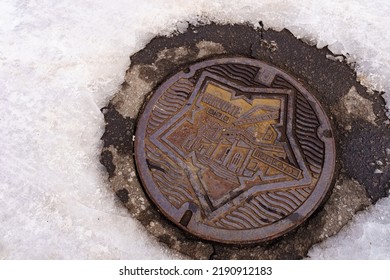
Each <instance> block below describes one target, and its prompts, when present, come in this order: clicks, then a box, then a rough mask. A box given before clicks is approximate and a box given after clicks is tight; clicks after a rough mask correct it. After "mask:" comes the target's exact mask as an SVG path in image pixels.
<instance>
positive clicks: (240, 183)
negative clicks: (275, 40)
mask: <svg viewBox="0 0 390 280" xmlns="http://www.w3.org/2000/svg"><path fill="white" fill-rule="evenodd" d="M135 156H136V164H137V168H138V171H139V174H140V177H141V180H142V183H143V186H144V188H145V190H146V192H147V193H148V195H149V197H150V198H151V199H152V201H154V203H155V204H156V205H157V206H158V208H159V209H160V210H161V212H162V213H163V214H164V215H165V216H166V217H167V218H168V219H170V220H171V221H172V222H174V223H175V224H176V225H177V226H179V227H181V228H182V229H184V230H187V231H188V232H190V233H192V234H194V235H196V236H198V237H200V238H203V239H207V240H212V241H217V242H222V243H235V244H242V243H255V242H260V241H266V240H270V239H272V238H276V237H278V236H280V235H282V234H284V233H286V232H287V231H289V230H291V229H293V228H294V227H296V226H297V225H299V224H301V223H302V222H303V221H304V220H305V219H307V218H308V217H309V216H310V214H312V213H313V212H314V210H315V209H316V208H317V207H318V206H319V205H320V204H321V202H322V200H323V199H324V198H325V196H326V193H327V191H328V189H329V187H330V184H331V180H332V175H333V171H334V166H335V143H334V139H333V137H332V132H331V127H330V124H329V121H328V119H327V117H326V115H325V113H324V111H323V110H322V108H321V106H320V105H319V103H318V101H317V100H316V99H315V98H314V97H313V96H312V95H311V94H310V93H309V92H308V91H307V90H306V89H305V88H304V87H303V86H302V85H301V84H300V83H299V82H298V81H297V80H296V79H295V78H294V77H292V76H291V75H288V74H287V73H285V72H283V71H282V70H280V69H278V68H275V67H273V66H270V65H268V64H266V63H263V62H261V61H258V60H254V59H248V58H223V59H214V60H208V61H204V62H200V63H197V64H194V65H192V66H190V67H189V68H187V69H186V70H185V71H181V72H179V73H177V74H176V75H174V76H173V77H171V78H170V79H168V80H167V81H165V82H164V83H163V84H162V85H161V86H160V87H159V88H158V89H157V90H156V92H155V93H154V95H153V96H152V97H151V99H150V100H149V101H148V103H147V105H146V107H145V109H144V111H143V113H142V115H141V116H140V118H139V121H138V125H137V131H136V140H135Z"/></svg>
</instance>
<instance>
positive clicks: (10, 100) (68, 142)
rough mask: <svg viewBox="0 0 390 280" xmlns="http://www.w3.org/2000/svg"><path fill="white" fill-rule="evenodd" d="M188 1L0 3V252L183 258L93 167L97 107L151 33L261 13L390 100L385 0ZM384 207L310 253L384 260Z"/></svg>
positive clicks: (389, 204) (389, 21)
mask: <svg viewBox="0 0 390 280" xmlns="http://www.w3.org/2000/svg"><path fill="white" fill-rule="evenodd" d="M195 3H196V4H194V2H193V1H184V0H172V1H159V0H149V1H142V0H134V1H128V0H111V1H108V2H107V1H103V0H85V1H77V0H73V1H72V0H61V1H59V0H39V1H33V0H31V1H27V0H25V1H22V0H20V1H16V0H3V1H1V2H0V13H1V16H0V111H1V115H0V129H1V134H0V144H1V149H0V224H1V226H0V259H166V258H177V257H180V256H177V255H176V254H175V253H174V252H172V251H170V250H169V249H167V248H166V247H164V246H163V245H161V244H159V243H158V242H157V241H156V240H154V239H153V238H152V237H150V236H149V235H148V234H147V233H146V232H145V230H144V229H143V228H142V226H141V225H140V224H139V223H138V222H137V221H135V220H133V219H131V218H130V217H129V215H128V213H127V211H126V210H125V209H124V207H123V206H122V205H121V203H120V202H119V201H118V200H116V199H115V197H114V195H113V193H112V192H111V191H110V189H109V184H108V181H107V174H106V173H105V170H104V168H103V167H102V166H101V165H100V163H99V154H100V151H101V146H102V143H101V141H100V137H101V135H102V133H103V130H104V119H103V115H102V114H101V113H100V110H99V108H101V107H103V106H104V105H105V104H106V102H107V101H108V100H109V99H110V97H111V96H112V95H113V94H114V93H115V92H116V91H117V90H118V88H119V85H120V84H121V83H122V81H123V78H124V73H125V70H126V68H127V67H128V65H129V63H130V60H129V56H130V55H131V54H133V53H135V52H137V51H138V50H140V49H141V48H143V47H144V46H145V45H146V44H147V43H148V41H150V39H151V38H153V37H154V36H156V35H158V34H165V35H169V34H171V33H172V32H183V31H185V30H186V28H187V26H188V23H192V24H197V23H198V22H199V21H201V22H203V23H206V22H210V21H215V22H219V23H245V22H247V23H249V24H253V25H254V26H255V27H256V26H258V22H259V21H260V20H262V21H263V23H264V24H265V27H266V28H273V29H276V30H281V29H283V28H287V29H289V30H290V31H291V32H293V34H294V35H295V36H297V37H298V38H302V39H303V40H305V41H306V42H308V43H310V44H313V45H317V47H320V48H321V47H324V46H326V45H329V48H330V49H331V50H332V51H333V52H334V53H335V55H337V54H343V55H345V56H346V57H347V59H348V61H349V62H356V71H357V73H358V77H359V79H360V81H361V82H362V83H364V84H365V85H366V86H368V87H369V88H370V89H372V90H383V91H385V92H387V95H386V96H385V98H386V99H387V102H388V103H387V104H390V79H389V78H387V77H390V55H389V54H390V33H389V32H388V26H390V18H389V16H388V14H389V13H390V2H389V1H387V0H374V1H363V0H360V1H321V2H320V1H294V0H289V1H287V0H282V1H276V0H267V1H255V0H246V1H243V0H242V1H236V0H234V1H207V0H198V1H196V2H195ZM373 94H375V93H373ZM389 149H390V144H389ZM389 214H390V200H389V199H387V198H386V199H382V200H381V201H380V202H379V203H378V204H377V205H376V206H374V207H371V208H370V209H369V210H368V211H367V212H364V213H361V214H359V215H357V216H356V218H355V219H354V220H353V221H352V222H351V223H350V225H348V226H347V227H346V228H345V229H344V230H343V231H342V232H341V233H340V234H338V235H337V236H336V237H334V238H331V239H329V240H327V241H326V242H324V243H323V244H320V245H317V246H315V248H313V249H312V250H311V251H310V257H311V258H390V250H389V249H390V239H389V236H390V234H389V233H390V219H389V216H390V215H389Z"/></svg>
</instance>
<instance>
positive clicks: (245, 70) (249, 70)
mask: <svg viewBox="0 0 390 280" xmlns="http://www.w3.org/2000/svg"><path fill="white" fill-rule="evenodd" d="M206 69H207V71H209V72H211V73H213V74H216V75H219V76H222V77H229V78H230V79H232V80H234V81H235V82H236V83H238V84H243V85H245V86H257V87H259V86H263V85H262V84H260V83H258V82H256V81H255V80H254V78H255V77H256V74H257V72H258V71H259V68H257V67H255V66H248V65H245V66H244V65H241V64H223V65H214V66H210V67H207V68H206Z"/></svg>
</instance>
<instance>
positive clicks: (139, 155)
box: [134, 57, 336, 244]
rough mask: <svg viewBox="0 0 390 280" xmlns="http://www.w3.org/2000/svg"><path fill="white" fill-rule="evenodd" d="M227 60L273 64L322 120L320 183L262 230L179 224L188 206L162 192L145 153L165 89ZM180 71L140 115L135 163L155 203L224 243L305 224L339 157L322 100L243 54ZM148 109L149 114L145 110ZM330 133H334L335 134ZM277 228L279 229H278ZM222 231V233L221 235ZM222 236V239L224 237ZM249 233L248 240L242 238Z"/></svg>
mask: <svg viewBox="0 0 390 280" xmlns="http://www.w3.org/2000/svg"><path fill="white" fill-rule="evenodd" d="M225 63H240V64H247V65H252V66H256V67H272V69H273V70H274V71H275V73H277V74H278V75H280V76H282V77H283V78H284V79H285V80H286V81H288V82H289V83H291V84H292V85H293V86H294V87H295V88H296V89H297V90H298V91H299V92H300V93H301V94H303V95H304V97H305V98H306V100H308V101H309V102H310V104H311V105H312V106H313V107H314V108H313V109H314V111H315V113H316V115H317V116H318V117H319V118H320V119H321V124H320V126H319V127H318V130H317V134H318V135H319V139H320V140H321V141H323V142H324V144H325V148H324V164H323V166H326V168H323V169H322V171H321V175H320V177H319V179H318V181H317V184H316V186H315V188H314V190H313V192H312V193H311V195H310V196H309V197H308V198H307V200H306V201H305V202H303V203H302V204H301V205H300V206H299V207H298V209H297V210H295V211H294V212H293V213H292V214H291V215H289V216H287V217H284V218H282V219H281V220H279V221H277V222H275V223H273V224H270V225H268V226H266V227H262V228H258V229H248V230H236V231H232V230H226V229H218V230H217V229H216V228H214V227H210V226H208V225H205V224H200V223H197V224H196V222H194V221H195V220H196V219H191V221H190V223H189V224H188V225H187V226H186V227H185V226H183V225H181V224H180V223H179V221H180V217H181V216H182V214H183V211H182V210H181V211H179V210H180V209H182V208H183V207H184V208H186V209H187V208H188V207H189V206H188V205H183V206H182V207H181V208H180V209H179V210H178V211H175V209H173V208H174V207H172V205H171V203H170V202H169V201H168V200H167V199H166V198H165V197H164V196H163V195H162V194H161V192H160V191H159V189H158V188H157V186H156V184H155V182H154V181H153V179H152V176H151V174H150V171H149V168H148V165H147V162H146V153H145V142H144V139H145V136H146V126H147V123H148V119H149V117H150V113H151V111H152V108H153V107H154V105H155V103H156V102H157V100H158V99H159V98H160V96H161V95H162V94H163V93H164V92H165V90H166V89H167V88H168V87H169V86H170V85H171V84H172V83H173V82H175V81H176V80H177V79H178V78H179V77H187V78H189V77H192V76H193V75H194V73H195V71H197V70H199V69H202V68H205V67H209V66H213V65H218V64H225ZM186 72H187V73H185V72H184V71H180V72H178V73H176V74H175V75H173V76H172V77H171V78H169V79H167V80H166V81H165V82H163V83H162V84H161V86H160V87H159V88H158V89H157V90H156V91H155V93H154V94H153V95H152V97H151V98H150V100H148V102H147V104H146V106H145V107H144V109H143V112H142V113H141V114H140V117H139V119H138V122H137V127H136V133H135V145H134V150H135V163H136V166H137V170H138V173H139V175H140V178H141V181H142V185H143V186H144V189H145V191H146V192H147V194H148V196H149V197H150V198H151V200H152V201H153V202H154V203H155V205H156V206H157V207H158V208H159V210H160V211H161V212H162V213H163V214H164V215H165V217H167V218H168V219H169V220H170V221H172V222H173V223H174V224H175V225H176V226H178V227H180V228H182V229H184V230H185V231H187V232H189V233H191V234H193V235H196V236H198V237H199V238H202V239H205V240H210V241H216V242H220V243H230V244H238V243H239V244H250V243H259V242H263V241H268V240H271V239H274V238H277V237H280V236H282V235H284V234H285V233H287V232H288V231H291V230H293V229H294V228H296V227H297V226H299V225H300V224H302V223H303V222H304V221H305V220H306V219H308V218H309V217H310V215H311V214H313V212H314V211H315V210H316V209H317V208H318V207H319V206H320V205H321V203H322V202H323V200H324V198H325V197H326V194H327V193H328V191H329V189H330V186H331V183H332V177H333V173H334V169H335V159H336V148H335V142H334V139H333V137H326V136H325V135H324V134H325V130H326V131H330V132H331V125H330V122H329V120H328V117H327V116H326V114H325V112H324V110H323V109H322V107H321V106H320V104H319V102H318V100H317V99H316V98H315V97H314V96H313V95H312V94H310V93H309V92H308V91H307V90H306V89H305V87H304V86H303V85H302V84H301V83H300V82H299V81H297V80H295V79H294V78H293V77H291V76H290V74H288V73H286V72H285V71H283V70H281V69H279V68H277V67H275V66H271V65H269V64H267V63H264V62H262V61H259V60H255V59H250V58H243V57H234V58H219V59H211V60H207V61H203V62H198V63H195V64H193V65H191V66H189V72H188V71H186ZM145 112H148V113H145ZM330 135H333V134H332V133H331V134H330ZM195 215H200V213H199V212H197V213H195ZM275 228H278V229H279V230H277V231H275ZM221 233H222V234H221ZM221 236H222V238H221ZM224 236H229V238H224ZM243 236H245V240H243V239H242V237H243Z"/></svg>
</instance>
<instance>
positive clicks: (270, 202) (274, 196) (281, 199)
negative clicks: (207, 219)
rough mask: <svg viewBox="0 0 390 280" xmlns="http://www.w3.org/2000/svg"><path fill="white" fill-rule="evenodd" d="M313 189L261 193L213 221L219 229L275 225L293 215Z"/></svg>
mask: <svg viewBox="0 0 390 280" xmlns="http://www.w3.org/2000/svg"><path fill="white" fill-rule="evenodd" d="M311 191H312V189H311V187H307V186H304V187H297V188H291V189H288V190H284V191H274V192H271V191H270V192H261V193H257V194H255V195H254V196H253V197H252V199H251V200H249V201H248V200H247V201H244V202H243V203H241V204H240V205H238V206H236V207H234V208H232V209H230V210H229V211H228V212H226V213H224V214H223V215H221V216H219V217H218V218H216V219H214V220H213V221H212V223H213V225H214V226H216V227H219V228H225V229H231V230H237V229H238V230H240V229H241V230H244V229H254V228H260V227H263V226H266V225H269V224H272V223H275V222H277V221H279V220H281V219H283V218H284V217H286V216H288V215H290V214H291V213H293V212H294V211H295V210H296V209H297V208H298V207H299V206H300V205H302V203H303V202H304V201H305V200H306V199H307V198H308V197H309V195H310V194H311Z"/></svg>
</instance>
